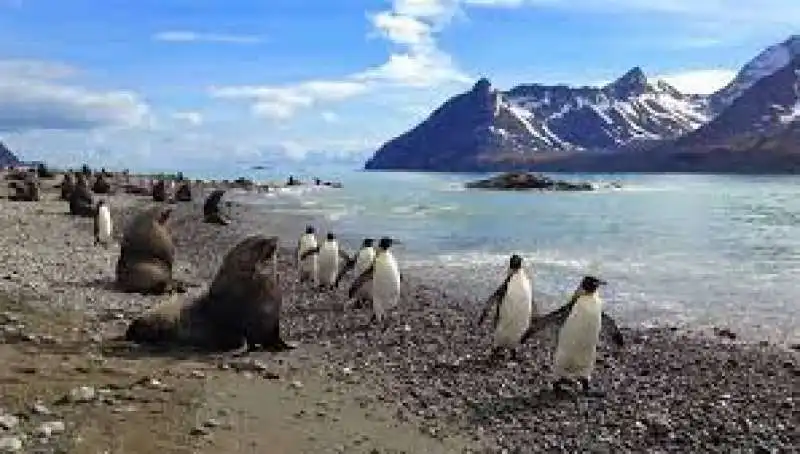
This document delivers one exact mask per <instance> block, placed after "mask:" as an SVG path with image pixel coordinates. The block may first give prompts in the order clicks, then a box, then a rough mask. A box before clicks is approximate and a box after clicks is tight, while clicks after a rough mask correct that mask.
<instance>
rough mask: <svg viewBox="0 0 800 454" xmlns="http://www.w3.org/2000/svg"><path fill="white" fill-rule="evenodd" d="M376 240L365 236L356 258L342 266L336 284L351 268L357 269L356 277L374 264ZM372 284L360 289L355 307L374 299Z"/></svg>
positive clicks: (336, 284)
mask: <svg viewBox="0 0 800 454" xmlns="http://www.w3.org/2000/svg"><path fill="white" fill-rule="evenodd" d="M374 245H375V240H374V239H372V238H364V241H363V242H362V243H361V249H359V251H358V254H356V259H355V260H351V261H349V262H348V263H347V264H346V265H345V266H343V267H342V270H341V271H339V275H338V276H336V283H335V286H336V287H338V286H339V282H341V280H342V277H344V275H345V274H347V272H348V271H350V270H355V272H354V274H355V276H356V277H358V276H361V274H362V273H363V272H364V271H366V270H367V268H369V267H370V266H372V262H373V261H374V260H375V246H374ZM371 291H372V286H371V285H362V286H361V289H360V290H359V291H358V293H357V295H355V298H356V304H355V306H354V307H356V308H361V307H363V302H364V301H369V300H371V299H372V296H371V293H370V292H371Z"/></svg>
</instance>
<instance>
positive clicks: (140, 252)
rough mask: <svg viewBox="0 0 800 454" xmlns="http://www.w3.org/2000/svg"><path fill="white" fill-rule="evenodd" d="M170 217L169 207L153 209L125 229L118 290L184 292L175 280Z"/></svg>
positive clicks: (131, 291) (121, 247) (150, 292)
mask: <svg viewBox="0 0 800 454" xmlns="http://www.w3.org/2000/svg"><path fill="white" fill-rule="evenodd" d="M170 214H172V209H171V208H169V207H162V206H156V207H152V208H149V209H147V210H145V211H143V212H141V213H139V214H138V215H136V217H134V218H133V220H132V221H131V222H130V224H129V225H128V226H127V228H126V229H125V231H124V234H123V236H122V241H121V243H120V254H119V259H118V260H117V268H116V276H117V287H118V288H119V289H120V290H122V291H123V292H130V293H134V292H136V293H143V294H163V293H168V292H171V291H178V292H182V291H184V290H185V289H184V288H183V286H182V285H180V284H179V283H177V282H176V281H175V280H174V279H173V278H172V265H173V263H174V262H175V245H174V244H173V242H172V235H171V234H170V232H169V229H168V228H167V225H166V223H167V220H168V219H169V216H170Z"/></svg>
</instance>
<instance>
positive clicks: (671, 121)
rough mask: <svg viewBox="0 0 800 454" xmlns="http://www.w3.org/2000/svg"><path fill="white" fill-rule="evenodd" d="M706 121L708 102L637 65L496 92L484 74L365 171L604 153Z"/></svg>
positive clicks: (455, 166) (480, 164)
mask: <svg viewBox="0 0 800 454" xmlns="http://www.w3.org/2000/svg"><path fill="white" fill-rule="evenodd" d="M708 120H709V113H708V106H707V100H706V99H705V98H704V97H701V96H697V95H685V94H682V93H680V92H679V91H678V90H677V89H675V88H674V87H672V86H670V85H669V84H667V83H666V82H663V81H658V82H655V83H652V82H650V81H649V80H647V78H646V77H645V75H644V73H643V72H642V70H641V69H640V68H638V67H636V68H633V69H631V70H630V71H628V72H627V73H625V74H624V75H623V76H622V77H620V78H619V79H617V80H616V81H614V82H612V83H610V84H608V85H606V86H605V87H580V88H573V87H568V86H565V85H554V86H551V85H540V84H525V85H519V86H517V87H514V88H512V89H511V90H508V91H505V92H503V91H498V90H494V89H493V88H492V86H491V83H490V82H489V81H488V80H487V79H485V78H484V79H480V80H479V81H478V82H477V83H476V84H475V85H474V86H473V88H472V89H471V90H470V91H468V92H466V93H462V94H460V95H457V96H455V97H453V98H451V99H450V100H448V101H447V102H445V103H444V104H443V105H442V106H441V107H439V108H438V109H436V110H435V111H434V112H433V113H432V114H431V115H430V117H428V119H426V120H425V121H424V122H422V123H421V124H419V125H418V126H416V127H415V128H413V129H411V130H410V131H408V132H406V133H404V134H402V135H400V136H399V137H397V138H395V139H393V140H391V141H389V142H388V143H386V144H385V145H384V146H383V147H381V149H380V150H378V151H377V152H376V153H375V155H374V156H373V157H372V158H371V159H370V160H369V161H368V162H367V164H366V168H367V169H414V170H439V171H448V170H449V171H459V170H478V169H485V168H491V167H494V166H498V165H499V166H500V167H502V165H500V164H499V163H520V162H529V161H530V160H532V159H533V158H534V157H535V156H538V155H540V154H541V153H550V152H558V151H567V152H576V151H608V150H615V149H619V148H620V147H624V146H628V145H631V144H634V143H642V142H652V141H658V140H664V139H673V138H676V137H679V136H681V135H683V134H685V133H687V132H689V131H692V130H694V129H696V128H698V127H699V126H701V125H702V124H704V123H705V122H707V121H708Z"/></svg>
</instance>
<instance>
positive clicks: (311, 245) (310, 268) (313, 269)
mask: <svg viewBox="0 0 800 454" xmlns="http://www.w3.org/2000/svg"><path fill="white" fill-rule="evenodd" d="M316 248H317V235H316V229H315V228H314V226H313V225H308V226H306V230H305V232H303V234H302V235H300V238H299V239H298V240H297V252H296V258H297V266H298V268H299V272H300V282H303V281H311V282H313V283H314V285H317V284H318V282H319V276H318V273H319V266H318V262H317V254H311V255H308V256H305V253H306V252H308V251H312V250H315V249H316Z"/></svg>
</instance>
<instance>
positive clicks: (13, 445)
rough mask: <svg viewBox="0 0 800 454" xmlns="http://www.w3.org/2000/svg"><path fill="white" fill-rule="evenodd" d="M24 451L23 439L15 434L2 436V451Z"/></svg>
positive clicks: (0, 448) (5, 453)
mask: <svg viewBox="0 0 800 454" xmlns="http://www.w3.org/2000/svg"><path fill="white" fill-rule="evenodd" d="M14 452H22V439H21V438H20V437H15V436H7V437H0V453H2V454H11V453H14Z"/></svg>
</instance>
